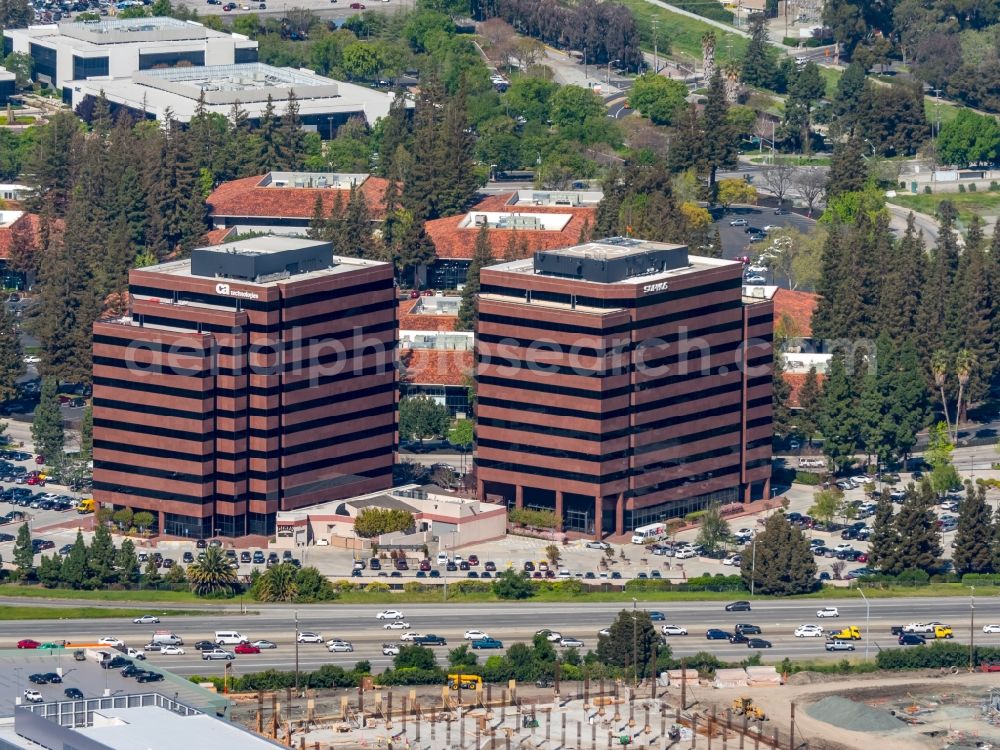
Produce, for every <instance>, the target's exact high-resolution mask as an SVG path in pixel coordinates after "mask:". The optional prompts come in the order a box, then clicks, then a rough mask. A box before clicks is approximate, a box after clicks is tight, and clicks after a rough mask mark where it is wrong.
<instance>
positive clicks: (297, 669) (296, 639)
mask: <svg viewBox="0 0 1000 750" xmlns="http://www.w3.org/2000/svg"><path fill="white" fill-rule="evenodd" d="M295 692H296V693H298V692H299V613H298V612H296V613H295Z"/></svg>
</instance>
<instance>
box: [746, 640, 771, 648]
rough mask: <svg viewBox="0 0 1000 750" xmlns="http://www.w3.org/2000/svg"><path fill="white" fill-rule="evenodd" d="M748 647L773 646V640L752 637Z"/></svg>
mask: <svg viewBox="0 0 1000 750" xmlns="http://www.w3.org/2000/svg"><path fill="white" fill-rule="evenodd" d="M747 648H771V642H770V641H765V640H764V639H763V638H751V639H750V640H749V641H747Z"/></svg>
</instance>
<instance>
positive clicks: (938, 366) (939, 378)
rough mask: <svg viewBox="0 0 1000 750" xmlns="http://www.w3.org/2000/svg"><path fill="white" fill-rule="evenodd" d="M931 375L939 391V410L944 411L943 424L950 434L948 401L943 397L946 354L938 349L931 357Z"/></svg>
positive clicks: (946, 364)
mask: <svg viewBox="0 0 1000 750" xmlns="http://www.w3.org/2000/svg"><path fill="white" fill-rule="evenodd" d="M931 373H932V374H933V375H934V385H936V386H937V387H938V389H939V390H940V391H941V408H942V409H943V410H944V422H945V425H946V426H947V427H948V434H949V435H950V434H951V420H950V419H949V418H948V400H947V399H946V398H945V395H944V381H945V377H946V376H947V375H948V353H947V352H945V351H944V350H943V349H938V350H937V351H936V352H934V354H932V355H931Z"/></svg>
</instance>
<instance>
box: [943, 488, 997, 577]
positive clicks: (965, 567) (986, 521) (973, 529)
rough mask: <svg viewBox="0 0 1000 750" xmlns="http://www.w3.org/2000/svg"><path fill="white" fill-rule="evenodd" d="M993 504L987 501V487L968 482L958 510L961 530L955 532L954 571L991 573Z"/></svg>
mask: <svg viewBox="0 0 1000 750" xmlns="http://www.w3.org/2000/svg"><path fill="white" fill-rule="evenodd" d="M991 521H992V513H991V511H990V506H989V505H988V504H987V502H986V488H985V487H984V486H983V485H979V486H978V487H976V486H974V485H973V484H972V483H971V482H967V483H966V488H965V502H964V503H962V506H961V508H960V509H959V512H958V529H957V530H956V532H955V551H954V553H953V554H952V561H953V562H954V564H955V572H956V573H957V574H958V575H960V576H963V575H965V574H966V573H992V572H994V570H995V568H994V567H993V563H994V560H993V524H992V523H991Z"/></svg>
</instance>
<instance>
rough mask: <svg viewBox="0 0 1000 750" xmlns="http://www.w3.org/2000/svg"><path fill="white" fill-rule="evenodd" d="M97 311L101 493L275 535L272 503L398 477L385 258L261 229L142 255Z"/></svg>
mask: <svg viewBox="0 0 1000 750" xmlns="http://www.w3.org/2000/svg"><path fill="white" fill-rule="evenodd" d="M129 292H130V295H131V311H130V314H129V315H128V316H126V317H124V318H120V319H117V320H108V321H100V322H98V323H96V324H95V325H94V497H95V499H96V500H97V501H98V502H99V503H100V504H101V505H106V506H111V507H114V508H121V507H129V508H132V509H133V510H136V511H138V510H148V511H151V512H152V513H153V514H154V515H155V516H156V517H157V519H158V523H159V530H160V532H161V533H165V534H168V535H172V536H188V537H194V538H204V537H209V536H215V535H218V536H229V537H238V536H244V535H248V534H259V535H273V534H274V533H275V513H276V512H277V511H278V510H293V509H295V508H299V507H303V506H307V505H311V504H314V503H318V502H322V501H327V500H334V499H338V498H342V497H351V496H354V495H358V494H363V493H367V492H372V491H376V490H380V489H385V488H388V487H390V486H391V485H392V465H393V454H394V450H395V444H396V373H395V369H394V367H393V351H394V349H395V345H396V337H397V332H396V328H397V326H396V300H395V291H394V285H393V272H392V266H391V265H389V264H386V263H376V262H371V261H364V260H359V259H357V258H342V257H336V256H334V255H333V251H332V246H331V245H330V243H328V242H316V241H312V240H307V239H304V238H290V237H257V238H253V239H249V240H246V241H239V242H231V243H227V244H224V245H219V246H215V247H206V248H200V249H196V250H194V251H193V252H192V255H191V258H190V259H189V260H179V261H174V262H170V263H163V264H161V265H158V266H152V267H149V268H143V269H137V270H134V271H132V272H131V274H130V277H129Z"/></svg>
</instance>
